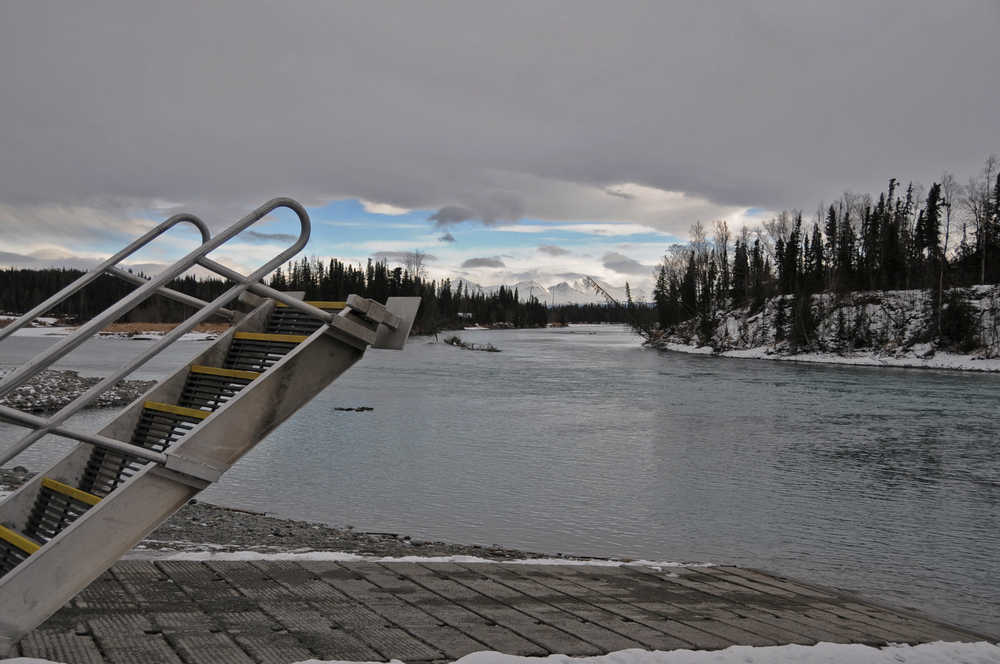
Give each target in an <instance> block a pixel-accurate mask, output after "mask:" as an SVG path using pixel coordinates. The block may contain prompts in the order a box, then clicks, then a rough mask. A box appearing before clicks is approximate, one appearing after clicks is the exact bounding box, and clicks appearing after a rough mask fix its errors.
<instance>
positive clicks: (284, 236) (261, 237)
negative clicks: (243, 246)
mask: <svg viewBox="0 0 1000 664" xmlns="http://www.w3.org/2000/svg"><path fill="white" fill-rule="evenodd" d="M240 239H249V240H251V241H255V242H261V243H267V242H274V241H276V240H280V241H281V242H295V240H296V239H297V236H295V235H291V234H289V233H260V232H258V231H244V232H243V234H241V235H240Z"/></svg>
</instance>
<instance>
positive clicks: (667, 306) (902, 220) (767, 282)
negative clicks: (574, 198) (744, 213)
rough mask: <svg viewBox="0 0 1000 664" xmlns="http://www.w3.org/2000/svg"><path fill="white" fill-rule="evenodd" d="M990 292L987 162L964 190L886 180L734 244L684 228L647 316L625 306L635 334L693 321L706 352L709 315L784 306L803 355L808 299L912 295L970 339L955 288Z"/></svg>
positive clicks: (997, 226)
mask: <svg viewBox="0 0 1000 664" xmlns="http://www.w3.org/2000/svg"><path fill="white" fill-rule="evenodd" d="M730 248H732V253H731V254H730ZM998 282H1000V161H998V159H997V157H996V156H991V157H989V158H988V159H987V160H986V163H985V165H984V167H983V169H982V171H981V173H979V174H978V175H977V176H975V177H972V178H971V179H970V180H969V181H968V182H967V183H966V184H965V185H962V184H959V182H958V181H957V180H956V179H955V178H954V176H952V175H950V174H947V173H946V174H945V175H944V176H943V177H942V178H941V179H940V181H939V182H934V183H932V184H931V186H930V187H929V188H928V189H926V191H924V190H923V189H922V188H921V187H920V186H919V185H916V184H914V183H912V182H911V183H909V184H907V185H906V186H902V185H901V184H900V183H899V182H898V181H897V180H895V179H891V180H889V182H888V186H887V188H886V190H885V191H883V192H881V193H879V194H878V195H877V196H871V195H855V194H851V193H845V194H844V195H843V196H842V197H841V198H840V199H839V200H837V201H835V202H833V203H830V204H826V205H822V204H821V205H820V206H819V207H818V209H817V210H816V212H815V216H813V217H812V219H810V221H809V222H808V223H807V222H806V221H804V216H803V213H802V211H797V210H793V211H783V212H781V213H780V214H778V215H777V216H776V217H774V218H772V219H770V220H768V221H766V222H764V223H763V224H761V225H760V226H758V227H757V228H748V227H744V228H742V229H740V231H739V233H738V234H737V235H736V237H735V238H734V237H733V233H732V232H731V230H730V229H729V227H728V225H727V224H726V222H725V221H719V222H715V224H714V225H713V226H712V227H711V229H706V228H705V226H704V225H702V224H701V223H700V222H699V223H696V224H695V225H694V226H693V227H692V228H691V240H690V242H689V243H688V244H686V245H680V244H676V245H673V246H671V247H670V248H669V250H668V251H667V253H666V255H665V256H664V258H663V261H662V262H661V264H660V266H659V269H658V272H657V278H656V286H655V288H654V291H653V304H654V307H653V309H652V310H650V309H648V308H644V307H638V306H637V307H632V309H631V314H630V317H629V318H630V322H631V324H632V325H633V327H635V328H636V329H637V330H639V331H640V332H641V333H643V334H644V335H646V336H650V335H654V336H655V335H657V334H659V333H661V332H662V331H666V332H668V333H669V332H670V331H671V330H672V329H673V328H675V327H676V326H678V324H682V323H688V324H690V323H691V322H692V321H693V322H694V323H695V329H696V330H697V334H698V336H699V337H700V338H701V340H702V341H703V342H705V343H708V341H709V337H710V336H711V332H712V329H713V327H714V325H715V323H716V321H717V319H718V317H719V316H720V314H721V313H723V312H725V311H727V310H731V309H735V308H739V307H746V308H748V309H749V311H750V312H754V311H760V310H762V309H763V308H764V306H765V303H766V302H767V301H768V300H770V299H772V298H775V297H777V296H785V297H783V298H782V301H783V302H790V307H788V308H789V312H788V328H789V330H790V336H791V338H792V340H793V346H803V345H805V344H806V341H807V340H808V338H809V332H810V331H811V330H810V328H811V327H813V326H814V325H815V324H816V315H815V311H814V310H813V305H814V296H815V295H817V294H826V295H828V296H832V298H833V299H834V300H836V299H837V298H838V297H844V296H846V295H848V294H851V293H858V292H867V291H894V290H912V289H923V290H927V291H932V292H933V295H934V297H931V298H930V301H931V302H932V303H933V304H934V305H935V306H938V307H943V308H944V309H945V314H946V315H945V316H944V317H943V320H944V323H945V325H947V324H948V323H949V322H951V323H952V325H953V326H954V325H958V326H960V327H962V329H958V330H957V331H955V332H956V334H957V336H958V337H962V335H968V334H974V330H972V329H969V328H970V326H969V325H968V324H966V323H967V321H966V322H964V323H963V321H961V320H958V321H956V320H955V319H956V317H959V318H961V317H965V316H967V314H968V312H967V311H965V310H964V309H963V306H962V303H961V301H960V294H959V293H957V292H956V290H957V289H961V288H964V287H968V286H972V285H975V284H996V283H998ZM829 299H830V298H829V297H828V298H827V300H829ZM781 312H782V314H781V315H782V316H784V313H783V312H784V307H782V308H781ZM949 316H950V318H949ZM780 335H781V331H780V330H779V338H780ZM953 341H956V342H960V343H964V345H969V344H970V343H971V342H972V340H971V339H962V338H957V339H953Z"/></svg>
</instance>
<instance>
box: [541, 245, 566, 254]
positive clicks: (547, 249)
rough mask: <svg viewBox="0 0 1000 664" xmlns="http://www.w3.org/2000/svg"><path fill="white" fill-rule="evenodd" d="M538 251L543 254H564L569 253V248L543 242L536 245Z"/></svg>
mask: <svg viewBox="0 0 1000 664" xmlns="http://www.w3.org/2000/svg"><path fill="white" fill-rule="evenodd" d="M538 251H540V252H542V253H543V254H548V255H549V256H565V255H566V254H568V253H570V251H569V249H563V248H562V247H557V246H555V245H553V244H543V245H542V246H540V247H538Z"/></svg>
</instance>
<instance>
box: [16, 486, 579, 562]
mask: <svg viewBox="0 0 1000 664" xmlns="http://www.w3.org/2000/svg"><path fill="white" fill-rule="evenodd" d="M33 476H34V473H32V472H30V471H28V470H27V469H24V468H23V467H18V468H15V469H10V468H0V497H2V496H3V495H6V493H8V492H10V491H13V490H14V489H16V488H17V487H19V486H21V484H23V483H24V482H26V481H27V480H28V479H30V478H31V477H33ZM289 552H291V553H305V552H311V553H316V552H336V553H342V554H353V555H357V556H370V557H389V558H402V557H408V556H421V557H442V556H463V557H476V558H483V559H486V560H496V561H503V560H523V559H529V558H562V556H561V555H560V554H556V555H554V556H553V555H547V554H542V553H537V552H532V551H523V550H518V549H508V548H505V547H502V546H499V545H490V546H479V545H462V544H452V543H449V542H440V541H428V540H421V539H418V538H414V537H411V536H409V535H405V534H397V533H373V532H362V531H358V530H355V529H354V528H352V527H350V526H347V527H344V528H335V527H333V526H329V525H326V524H322V523H314V522H309V521H297V520H294V519H281V518H277V517H274V516H269V515H267V514H264V513H262V512H254V511H250V510H242V509H236V508H230V507H223V506H221V505H213V504H210V503H205V502H201V501H198V500H192V501H191V502H190V503H188V504H187V505H185V506H184V507H182V508H181V509H180V511H178V512H177V513H176V514H174V515H173V516H172V517H170V519H168V520H167V521H166V522H165V523H164V524H163V525H161V526H160V527H159V528H157V529H156V530H154V531H153V532H152V533H150V535H149V536H148V537H147V538H146V539H144V540H143V541H142V542H140V543H139V544H138V545H136V547H135V549H133V551H132V552H131V553H130V554H129V555H128V556H127V557H128V558H143V557H152V558H162V557H164V556H168V555H171V554H211V555H216V556H218V555H223V556H224V555H225V554H241V555H247V554H260V555H268V554H275V553H289ZM567 559H568V558H567Z"/></svg>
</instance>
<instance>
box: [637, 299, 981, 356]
mask: <svg viewBox="0 0 1000 664" xmlns="http://www.w3.org/2000/svg"><path fill="white" fill-rule="evenodd" d="M939 304H940V303H939V302H938V301H937V300H936V299H935V297H934V293H932V292H930V291H926V290H908V291H868V292H855V293H847V294H843V295H837V294H832V293H822V294H817V295H813V296H811V297H810V299H809V304H808V306H800V305H799V304H798V303H797V302H796V299H795V298H794V297H793V296H791V295H781V296H777V297H773V298H770V299H769V300H767V301H766V302H764V303H762V304H761V305H759V306H757V307H753V306H744V307H737V308H734V309H730V310H727V311H722V312H720V313H719V314H718V315H716V316H715V317H713V318H712V320H711V321H708V322H707V323H706V322H705V321H699V320H698V319H697V318H693V319H691V320H688V321H685V322H683V323H680V324H678V325H676V326H674V327H672V328H669V329H667V330H666V331H665V332H662V333H660V334H658V335H657V336H655V337H654V338H652V339H650V340H649V341H647V342H646V343H647V345H648V346H651V347H654V348H659V349H662V350H671V351H677V352H682V353H691V354H699V355H715V356H719V357H732V358H741V359H757V360H783V361H789V362H807V363H821V364H840V365H855V366H873V367H899V368H919V369H947V370H957V371H977V372H1000V287H997V286H975V287H972V288H963V289H959V288H956V289H952V290H950V291H947V292H946V293H945V296H944V306H943V307H942V308H940V309H939V307H938V305H939Z"/></svg>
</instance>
